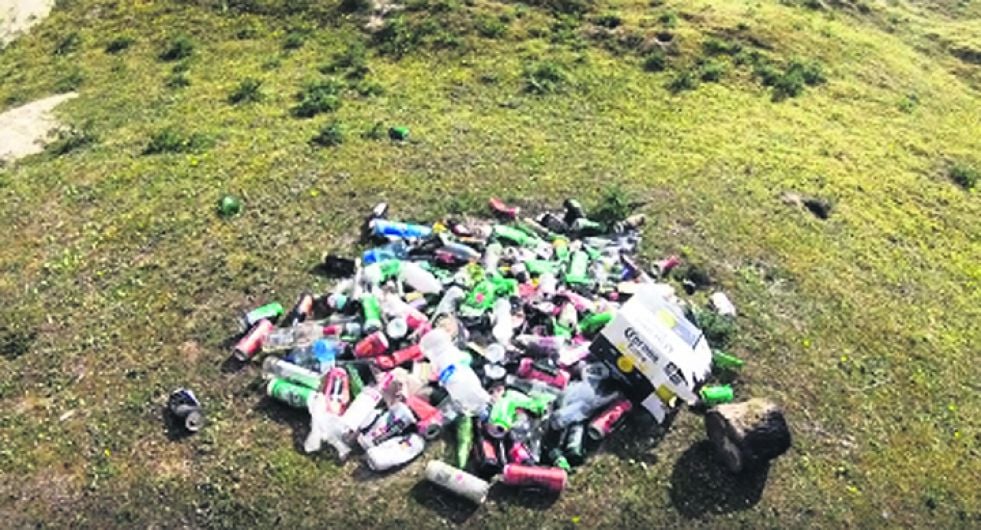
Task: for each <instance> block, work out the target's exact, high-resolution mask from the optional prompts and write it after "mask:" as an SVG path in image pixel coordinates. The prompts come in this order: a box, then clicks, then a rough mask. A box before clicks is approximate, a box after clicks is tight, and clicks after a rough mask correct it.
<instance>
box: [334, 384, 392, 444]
mask: <svg viewBox="0 0 981 530" xmlns="http://www.w3.org/2000/svg"><path fill="white" fill-rule="evenodd" d="M385 376H386V377H385V378H384V379H383V380H382V381H379V384H377V385H375V386H366V387H364V388H363V389H362V390H361V393H360V394H358V397H356V398H354V401H352V402H351V404H350V405H349V406H348V407H347V410H346V411H344V415H343V416H341V421H340V422H341V424H343V426H344V427H346V428H347V430H348V431H356V430H358V429H360V428H361V426H362V425H364V424H365V423H366V422H367V421H368V420H369V419H370V418H371V417H372V412H374V410H375V407H377V406H378V404H379V403H381V400H382V389H383V388H384V387H386V386H388V383H390V382H391V381H392V376H391V375H390V374H385Z"/></svg>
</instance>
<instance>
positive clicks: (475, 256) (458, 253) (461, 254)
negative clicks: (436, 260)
mask: <svg viewBox="0 0 981 530" xmlns="http://www.w3.org/2000/svg"><path fill="white" fill-rule="evenodd" d="M439 251H440V252H444V253H446V254H449V255H450V256H452V257H453V258H454V259H455V260H456V261H457V262H458V263H468V262H475V261H477V260H479V259H480V252H477V251H476V250H474V249H473V247H470V246H467V245H464V244H462V243H453V242H449V241H447V242H445V243H444V244H443V246H442V247H441V248H440V249H439Z"/></svg>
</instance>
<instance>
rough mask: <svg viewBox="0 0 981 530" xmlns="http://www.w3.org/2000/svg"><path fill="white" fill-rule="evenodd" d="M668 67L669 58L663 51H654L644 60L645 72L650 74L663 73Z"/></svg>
mask: <svg viewBox="0 0 981 530" xmlns="http://www.w3.org/2000/svg"><path fill="white" fill-rule="evenodd" d="M667 66H668V59H667V56H665V55H664V52H663V51H661V50H654V51H652V52H651V53H649V54H647V57H645V58H644V70H647V71H648V72H662V71H664V69H665V68H667Z"/></svg>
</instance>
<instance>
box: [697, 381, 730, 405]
mask: <svg viewBox="0 0 981 530" xmlns="http://www.w3.org/2000/svg"><path fill="white" fill-rule="evenodd" d="M699 394H700V395H701V396H702V401H703V402H704V403H705V404H706V405H708V406H710V407H712V406H715V405H721V404H722V403H729V402H731V401H732V399H733V393H732V387H731V386H729V385H710V386H706V387H702V390H701V391H700V392H699Z"/></svg>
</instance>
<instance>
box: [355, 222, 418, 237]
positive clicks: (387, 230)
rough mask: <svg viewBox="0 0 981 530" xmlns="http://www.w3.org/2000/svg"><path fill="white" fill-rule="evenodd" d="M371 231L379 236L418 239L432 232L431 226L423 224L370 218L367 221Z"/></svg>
mask: <svg viewBox="0 0 981 530" xmlns="http://www.w3.org/2000/svg"><path fill="white" fill-rule="evenodd" d="M368 227H369V228H371V233H372V234H374V235H375V236H379V237H396V238H402V239H419V238H423V237H426V236H428V235H429V234H431V233H432V232H433V230H432V228H430V227H428V226H424V225H417V224H410V223H399V222H395V221H389V220H386V219H372V220H371V222H370V223H368Z"/></svg>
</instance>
